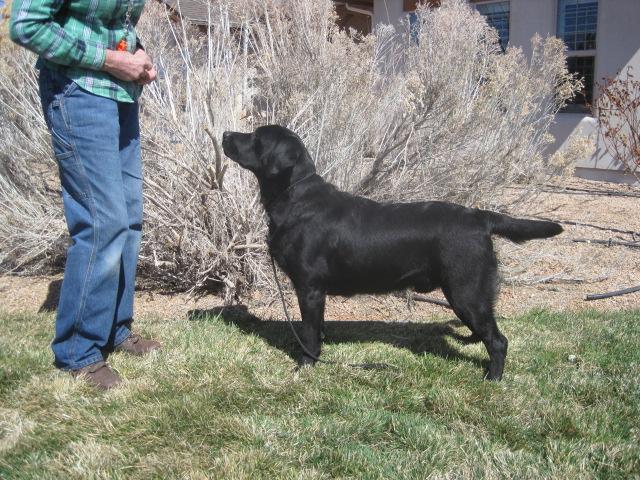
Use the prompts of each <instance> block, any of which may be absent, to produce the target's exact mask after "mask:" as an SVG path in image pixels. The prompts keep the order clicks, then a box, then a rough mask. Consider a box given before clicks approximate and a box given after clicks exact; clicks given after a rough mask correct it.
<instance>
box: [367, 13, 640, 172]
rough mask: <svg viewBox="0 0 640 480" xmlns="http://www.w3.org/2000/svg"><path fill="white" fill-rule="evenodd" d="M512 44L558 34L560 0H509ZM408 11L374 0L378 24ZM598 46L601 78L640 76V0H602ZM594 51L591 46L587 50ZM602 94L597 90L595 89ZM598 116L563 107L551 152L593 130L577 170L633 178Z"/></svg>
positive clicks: (527, 48)
mask: <svg viewBox="0 0 640 480" xmlns="http://www.w3.org/2000/svg"><path fill="white" fill-rule="evenodd" d="M510 2H511V9H510V10H511V13H510V34H509V37H510V40H509V43H510V45H514V46H519V47H521V48H522V49H523V50H524V52H525V53H530V52H531V44H530V39H531V37H533V35H535V34H536V33H539V34H540V35H542V36H547V35H555V33H556V31H557V9H558V0H510ZM405 16H406V13H405V12H404V11H403V2H402V0H374V14H373V27H374V29H375V26H376V25H377V24H379V23H388V24H394V25H398V23H399V22H400V20H401V19H402V18H405ZM596 39H597V40H596V44H597V50H595V51H592V52H590V54H594V55H595V57H596V59H595V75H594V79H595V81H596V82H602V79H603V78H604V77H611V76H614V75H616V73H617V72H620V71H625V70H626V68H627V67H628V66H632V67H633V68H634V71H635V73H636V78H640V0H599V3H598V31H597V34H596ZM587 53H589V52H587ZM594 93H595V95H596V96H597V94H598V91H597V87H596V91H595V92H594ZM597 131H598V129H597V122H596V120H595V119H594V118H593V117H591V116H589V115H584V114H575V113H560V114H558V115H557V116H556V122H555V124H554V126H553V127H552V131H551V133H552V134H553V135H554V137H555V138H556V142H555V144H554V145H553V147H552V148H551V149H550V153H552V152H554V151H556V150H557V149H558V148H563V147H564V146H565V145H566V141H567V138H568V137H569V136H570V135H571V134H572V133H574V132H580V133H583V134H592V135H593V136H594V137H595V138H596V150H595V153H594V155H593V156H591V157H590V158H584V159H582V160H580V161H579V162H578V164H577V165H576V167H577V169H576V173H577V175H580V176H585V177H589V178H601V179H603V180H605V179H606V180H614V181H623V182H634V181H635V179H634V178H633V177H631V176H624V175H622V173H621V168H622V166H621V165H620V164H619V163H618V162H616V161H615V160H614V159H612V158H611V156H610V155H608V154H607V152H606V149H605V148H604V145H603V143H602V139H601V138H599V137H598V133H597Z"/></svg>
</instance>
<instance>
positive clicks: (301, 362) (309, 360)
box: [297, 355, 316, 370]
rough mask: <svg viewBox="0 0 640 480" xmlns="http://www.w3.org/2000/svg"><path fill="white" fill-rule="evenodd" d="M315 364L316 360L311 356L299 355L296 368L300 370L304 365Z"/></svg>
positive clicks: (310, 365) (311, 365)
mask: <svg viewBox="0 0 640 480" xmlns="http://www.w3.org/2000/svg"><path fill="white" fill-rule="evenodd" d="M315 364H316V361H315V360H314V359H313V358H311V357H310V356H308V355H302V357H300V360H298V367H297V369H298V370H300V369H301V368H305V367H313V366H314V365H315Z"/></svg>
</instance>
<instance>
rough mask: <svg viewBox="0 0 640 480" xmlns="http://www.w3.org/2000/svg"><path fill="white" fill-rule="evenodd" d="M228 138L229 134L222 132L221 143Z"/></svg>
mask: <svg viewBox="0 0 640 480" xmlns="http://www.w3.org/2000/svg"><path fill="white" fill-rule="evenodd" d="M229 136H231V132H224V133H223V134H222V141H224V140H226V139H227V138H229Z"/></svg>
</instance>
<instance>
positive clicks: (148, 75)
mask: <svg viewBox="0 0 640 480" xmlns="http://www.w3.org/2000/svg"><path fill="white" fill-rule="evenodd" d="M133 56H134V57H135V56H144V57H146V58H148V59H149V61H150V62H151V57H149V55H148V54H147V52H145V51H144V50H142V49H141V48H139V49H138V50H136V53H134V54H133ZM157 77H158V72H156V67H154V66H153V63H152V64H151V68H150V69H148V70H146V71H145V72H144V73H143V74H142V75H141V76H140V78H138V80H137V81H136V83H137V84H138V85H147V84H148V83H151V82H153V81H154V80H155V79H156V78H157Z"/></svg>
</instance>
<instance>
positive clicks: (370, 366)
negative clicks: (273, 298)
mask: <svg viewBox="0 0 640 480" xmlns="http://www.w3.org/2000/svg"><path fill="white" fill-rule="evenodd" d="M270 258H271V268H272V269H273V278H274V279H275V280H276V285H277V286H278V292H279V293H280V300H281V301H282V309H283V310H284V316H285V317H286V319H287V322H288V323H289V327H291V331H292V332H293V336H294V337H295V338H296V341H297V342H298V345H300V347H301V348H302V350H303V351H304V353H306V354H307V355H308V356H309V357H311V358H313V359H314V360H315V361H316V362H322V363H327V364H329V365H345V366H347V367H352V368H361V369H363V370H385V369H388V368H391V369H394V370H397V369H398V367H396V366H395V365H391V364H389V363H340V362H334V361H331V360H322V359H320V358H318V357H316V356H315V355H314V354H313V353H311V352H310V351H309V349H308V348H307V347H306V346H305V344H304V343H303V342H302V340H301V339H300V337H299V336H298V332H296V329H295V327H294V326H293V321H292V320H291V317H290V316H289V309H288V308H287V302H285V300H284V293H283V292H282V286H281V285H280V280H278V272H277V270H276V262H275V261H274V260H273V257H270Z"/></svg>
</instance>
